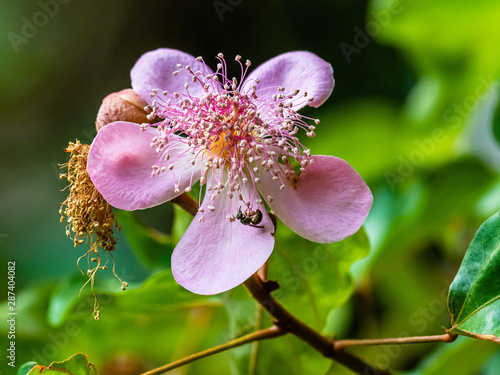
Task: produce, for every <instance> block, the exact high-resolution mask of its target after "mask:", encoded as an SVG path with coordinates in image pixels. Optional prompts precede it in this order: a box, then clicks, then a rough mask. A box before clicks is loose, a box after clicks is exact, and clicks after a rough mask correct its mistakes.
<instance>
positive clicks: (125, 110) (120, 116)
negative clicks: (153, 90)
mask: <svg viewBox="0 0 500 375" xmlns="http://www.w3.org/2000/svg"><path fill="white" fill-rule="evenodd" d="M147 105H148V103H146V102H145V101H144V100H142V98H141V97H140V96H139V95H138V94H137V93H136V92H135V91H134V90H132V89H125V90H122V91H118V92H114V93H112V94H109V95H108V96H106V97H105V98H104V99H103V101H102V104H101V108H99V112H98V113H97V118H96V120H95V127H96V129H97V131H99V130H100V129H101V128H102V127H104V126H106V125H108V124H110V123H112V122H115V121H130V122H135V123H138V124H142V123H145V122H150V121H149V120H148V118H147V117H146V116H147V114H148V113H147V112H146V111H145V110H144V107H146V106H147Z"/></svg>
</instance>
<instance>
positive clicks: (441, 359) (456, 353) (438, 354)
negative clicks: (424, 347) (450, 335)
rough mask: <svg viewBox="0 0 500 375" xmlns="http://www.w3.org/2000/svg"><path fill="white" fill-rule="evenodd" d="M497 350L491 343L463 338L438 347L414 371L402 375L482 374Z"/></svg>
mask: <svg viewBox="0 0 500 375" xmlns="http://www.w3.org/2000/svg"><path fill="white" fill-rule="evenodd" d="M496 350H497V347H496V346H495V345H491V343H488V342H484V341H482V342H478V341H477V340H472V339H470V338H468V337H463V336H462V337H459V338H458V339H457V340H456V341H455V342H453V343H452V344H440V345H438V346H437V348H436V350H434V351H432V352H431V353H430V354H429V355H427V356H426V357H424V358H423V359H422V360H421V362H420V363H419V364H418V365H417V366H416V367H415V368H414V369H413V370H412V371H410V372H404V373H403V374H401V375H443V374H473V373H474V374H476V373H477V374H479V373H481V374H482V372H479V369H480V368H481V366H482V364H483V363H484V361H486V360H487V359H488V357H490V356H491V355H492V354H493V353H494V352H495V351H496ZM472 369H474V370H476V371H473V370H472ZM497 370H498V368H497ZM496 373H497V372H495V374H496Z"/></svg>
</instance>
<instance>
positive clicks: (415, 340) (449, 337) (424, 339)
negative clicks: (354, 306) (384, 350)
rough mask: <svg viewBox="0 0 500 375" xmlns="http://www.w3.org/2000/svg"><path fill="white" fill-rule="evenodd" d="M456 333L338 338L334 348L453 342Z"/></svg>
mask: <svg viewBox="0 0 500 375" xmlns="http://www.w3.org/2000/svg"><path fill="white" fill-rule="evenodd" d="M457 337H458V335H455V334H452V333H445V334H443V335H435V336H414V337H396V338H388V339H370V340H338V341H335V344H334V346H335V350H344V349H345V348H347V347H349V346H366V345H405V344H421V343H429V342H453V341H455V340H456V339H457Z"/></svg>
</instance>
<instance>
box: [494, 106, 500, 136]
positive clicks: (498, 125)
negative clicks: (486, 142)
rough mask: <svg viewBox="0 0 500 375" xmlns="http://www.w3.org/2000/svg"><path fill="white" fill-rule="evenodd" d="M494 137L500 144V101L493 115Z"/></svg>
mask: <svg viewBox="0 0 500 375" xmlns="http://www.w3.org/2000/svg"><path fill="white" fill-rule="evenodd" d="M493 135H494V136H495V139H496V140H497V142H498V143H499V144H500V101H498V103H497V106H496V108H495V112H494V113H493Z"/></svg>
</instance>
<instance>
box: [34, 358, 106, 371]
mask: <svg viewBox="0 0 500 375" xmlns="http://www.w3.org/2000/svg"><path fill="white" fill-rule="evenodd" d="M35 374H44V375H61V374H69V375H99V371H97V368H96V367H95V366H94V365H93V364H92V363H89V362H88V359H87V356H86V355H85V354H83V353H77V354H75V355H73V356H71V357H70V358H68V359H66V360H64V361H61V362H52V363H51V364H50V365H49V366H48V367H44V366H40V365H37V366H35V367H34V368H33V369H32V370H31V371H30V372H29V373H28V374H27V375H35Z"/></svg>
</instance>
